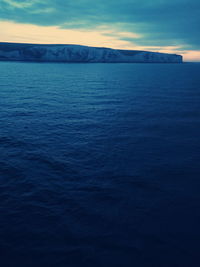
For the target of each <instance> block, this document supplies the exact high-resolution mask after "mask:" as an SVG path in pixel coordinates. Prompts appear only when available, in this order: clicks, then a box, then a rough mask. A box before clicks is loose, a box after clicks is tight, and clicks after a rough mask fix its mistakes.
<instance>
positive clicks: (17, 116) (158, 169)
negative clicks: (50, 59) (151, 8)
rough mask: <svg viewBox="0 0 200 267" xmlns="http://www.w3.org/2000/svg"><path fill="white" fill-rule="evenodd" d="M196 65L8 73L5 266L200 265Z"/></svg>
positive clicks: (0, 191) (3, 142) (32, 68)
mask: <svg viewBox="0 0 200 267" xmlns="http://www.w3.org/2000/svg"><path fill="white" fill-rule="evenodd" d="M199 161H200V64H189V63H188V64H39V63H33V64H32V63H9V62H1V63H0V266H1V267H7V266H9V267H40V266H41V267H46V266H47V267H54V266H55V267H79V266H80V267H126V266H127V267H133V266H135V267H188V266H192V267H199V266H200V258H199V251H200V163H199Z"/></svg>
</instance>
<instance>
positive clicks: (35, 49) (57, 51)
mask: <svg viewBox="0 0 200 267" xmlns="http://www.w3.org/2000/svg"><path fill="white" fill-rule="evenodd" d="M0 61H28V62H29V61H30V62H66V63H73V62H79V63H182V62H183V58H182V56H181V55H176V54H166V53H158V52H148V51H139V50H121V49H111V48H104V47H89V46H83V45H71V44H66V45H64V44H26V43H5V42H0Z"/></svg>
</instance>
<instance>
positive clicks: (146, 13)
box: [0, 0, 200, 50]
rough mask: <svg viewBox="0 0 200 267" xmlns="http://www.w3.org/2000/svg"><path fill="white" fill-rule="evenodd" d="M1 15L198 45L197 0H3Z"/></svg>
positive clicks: (151, 43) (151, 41)
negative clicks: (104, 28) (103, 28)
mask: <svg viewBox="0 0 200 267" xmlns="http://www.w3.org/2000/svg"><path fill="white" fill-rule="evenodd" d="M11 7H12V8H11ZM0 17H1V19H2V20H3V19H4V20H10V21H15V22H18V23H26V24H28V23H29V24H35V25H40V26H56V27H60V28H62V29H76V30H84V31H95V30H96V31H98V30H99V29H100V28H101V27H106V30H107V31H108V32H107V34H108V35H109V34H110V36H111V35H112V36H113V34H115V35H116V36H115V37H116V38H119V40H122V41H126V42H129V43H132V44H134V45H137V46H144V47H155V46H160V47H162V46H163V47H164V46H171V47H177V46H178V47H181V48H182V49H184V50H199V47H200V35H199V25H200V1H199V0H154V1H152V0H109V1H108V0H95V1H94V0H76V1H74V0H68V1H63V0H56V1H55V0H45V1H41V0H40V1H39V0H35V1H33V0H32V1H31V0H30V1H20V0H18V1H17V0H3V2H1V11H0ZM109 28H111V29H113V28H115V32H114V33H113V32H112V31H111V32H109ZM117 32H120V33H121V34H118V36H117ZM123 32H124V33H129V34H128V35H127V34H124V35H123V34H122V33H123ZM105 34H106V33H105ZM131 34H132V35H131ZM135 37H138V38H135Z"/></svg>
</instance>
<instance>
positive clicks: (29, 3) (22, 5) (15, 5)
mask: <svg viewBox="0 0 200 267" xmlns="http://www.w3.org/2000/svg"><path fill="white" fill-rule="evenodd" d="M3 2H4V3H5V4H7V5H8V6H10V7H11V8H28V7H32V6H33V5H34V4H36V3H38V2H39V1H38V0H32V1H23V2H21V1H15V0H3Z"/></svg>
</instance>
